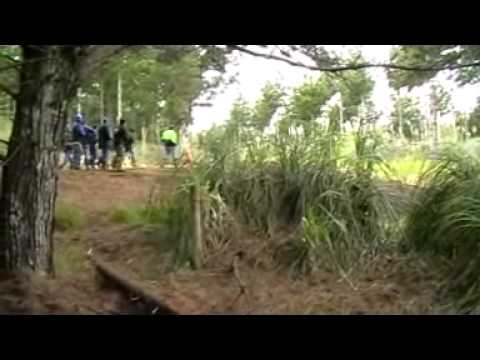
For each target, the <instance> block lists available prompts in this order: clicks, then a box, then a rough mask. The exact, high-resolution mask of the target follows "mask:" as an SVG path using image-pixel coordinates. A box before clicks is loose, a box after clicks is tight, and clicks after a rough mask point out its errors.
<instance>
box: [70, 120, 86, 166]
mask: <svg viewBox="0 0 480 360" xmlns="http://www.w3.org/2000/svg"><path fill="white" fill-rule="evenodd" d="M85 138H86V132H85V125H84V121H83V118H82V116H81V115H77V116H76V117H75V122H74V125H73V129H72V140H73V144H72V146H73V161H72V170H80V167H81V163H82V155H83V154H84V146H83V145H84V143H85V141H86V139H85Z"/></svg>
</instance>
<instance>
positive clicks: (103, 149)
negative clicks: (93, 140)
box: [98, 119, 112, 170]
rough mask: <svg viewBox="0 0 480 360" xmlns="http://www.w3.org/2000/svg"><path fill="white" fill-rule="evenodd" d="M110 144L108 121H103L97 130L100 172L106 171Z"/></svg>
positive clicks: (110, 136)
mask: <svg viewBox="0 0 480 360" xmlns="http://www.w3.org/2000/svg"><path fill="white" fill-rule="evenodd" d="M111 142H112V135H111V133H110V128H109V127H108V120H107V119H104V120H103V123H102V125H101V126H100V128H99V129H98V147H99V149H100V160H99V165H100V166H101V168H102V170H107V169H108V160H109V151H110V146H111Z"/></svg>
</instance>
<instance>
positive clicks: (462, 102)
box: [192, 45, 480, 133]
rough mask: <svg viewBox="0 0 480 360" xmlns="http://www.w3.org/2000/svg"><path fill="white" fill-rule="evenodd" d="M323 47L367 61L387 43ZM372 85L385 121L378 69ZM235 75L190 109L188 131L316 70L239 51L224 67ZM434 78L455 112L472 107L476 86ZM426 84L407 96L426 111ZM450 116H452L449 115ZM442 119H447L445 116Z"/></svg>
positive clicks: (387, 105)
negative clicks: (208, 102) (208, 101)
mask: <svg viewBox="0 0 480 360" xmlns="http://www.w3.org/2000/svg"><path fill="white" fill-rule="evenodd" d="M325 48H326V49H327V50H333V51H337V52H340V53H342V52H344V51H347V50H349V49H352V48H360V50H361V51H362V53H363V55H364V57H365V58H366V60H367V61H371V62H377V63H381V62H388V59H389V54H390V50H391V45H362V46H340V45H328V46H325ZM369 72H370V75H371V76H372V78H373V79H374V80H375V82H376V85H375V89H374V92H373V96H372V100H373V101H374V103H375V105H376V108H377V110H378V111H381V112H382V113H383V121H388V116H389V114H390V112H391V109H392V100H391V97H392V95H393V93H392V90H391V89H390V88H389V86H388V80H387V76H386V74H385V71H384V70H382V69H371V70H369ZM234 74H238V76H237V82H236V83H234V84H232V85H230V86H229V87H227V88H226V89H225V91H224V92H223V93H221V94H219V95H217V96H216V97H215V98H214V100H213V101H212V103H213V106H212V107H209V108H196V109H195V110H194V114H193V117H194V124H193V126H192V132H194V133H197V132H199V131H203V130H208V129H209V128H211V127H212V126H213V125H214V124H221V123H223V122H224V121H225V120H226V119H228V116H229V113H230V110H231V108H232V105H233V103H234V102H235V100H236V99H238V98H239V97H240V96H241V97H243V98H244V99H245V100H246V101H248V102H250V103H254V102H255V101H256V100H257V99H258V98H259V97H260V94H261V90H262V88H263V87H264V86H265V84H266V83H267V82H269V81H270V82H277V83H280V84H281V85H283V86H285V87H288V88H293V87H297V86H299V85H301V84H302V83H303V82H305V80H306V79H307V78H309V77H312V76H318V72H314V71H311V70H307V69H302V68H297V67H292V66H290V65H288V64H284V63H281V62H278V61H274V60H266V59H261V58H258V57H253V56H250V55H247V54H241V55H239V56H238V58H237V60H236V61H235V62H234V63H233V64H230V65H229V66H228V68H227V76H228V77H229V76H232V75H234ZM437 80H438V81H439V82H440V83H441V84H442V85H443V86H444V87H445V88H446V89H447V90H449V91H451V94H452V102H453V106H454V108H455V110H456V111H462V112H469V111H471V110H473V108H474V106H475V104H476V99H477V97H478V94H479V92H480V91H479V90H480V86H479V85H469V86H464V87H462V88H459V87H458V86H457V85H456V84H455V83H454V82H453V81H451V80H448V73H446V72H443V73H441V74H440V75H439V76H438V77H437ZM428 91H429V89H428V86H423V87H421V88H416V89H414V90H413V91H412V92H411V95H414V96H418V97H419V99H420V104H421V105H422V110H423V112H424V113H425V114H427V112H428ZM452 116H453V115H452ZM444 121H445V122H448V121H451V118H448V117H446V118H445V119H444Z"/></svg>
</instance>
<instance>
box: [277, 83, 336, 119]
mask: <svg viewBox="0 0 480 360" xmlns="http://www.w3.org/2000/svg"><path fill="white" fill-rule="evenodd" d="M334 92H335V91H334V87H333V86H332V84H331V82H330V80H329V79H328V78H327V76H325V75H322V76H320V77H318V78H317V79H316V80H309V81H307V82H306V83H304V84H303V85H301V86H300V87H298V88H297V89H295V90H294V93H293V96H292V98H291V99H290V100H289V102H288V104H287V109H286V110H287V112H286V116H285V119H283V123H284V124H285V126H286V127H287V128H288V127H289V126H291V125H293V126H304V127H305V126H306V124H309V123H311V122H313V121H315V120H316V119H318V118H319V117H321V116H322V115H323V114H324V110H323V107H324V106H325V104H326V103H327V101H328V100H329V99H330V98H331V97H332V96H333V94H334Z"/></svg>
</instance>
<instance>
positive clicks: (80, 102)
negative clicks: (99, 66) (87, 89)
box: [77, 88, 82, 114]
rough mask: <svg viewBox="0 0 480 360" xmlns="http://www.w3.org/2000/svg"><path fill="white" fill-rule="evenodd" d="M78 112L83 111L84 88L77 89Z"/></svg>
mask: <svg viewBox="0 0 480 360" xmlns="http://www.w3.org/2000/svg"><path fill="white" fill-rule="evenodd" d="M77 113H78V114H81V113H82V89H80V88H78V89H77Z"/></svg>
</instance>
